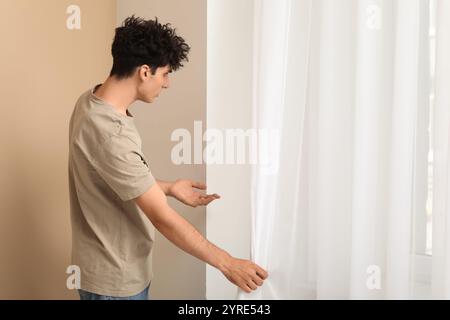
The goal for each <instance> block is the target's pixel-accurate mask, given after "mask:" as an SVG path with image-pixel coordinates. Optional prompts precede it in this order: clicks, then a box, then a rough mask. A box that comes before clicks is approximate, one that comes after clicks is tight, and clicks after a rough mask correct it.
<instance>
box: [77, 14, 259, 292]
mask: <svg viewBox="0 0 450 320" xmlns="http://www.w3.org/2000/svg"><path fill="white" fill-rule="evenodd" d="M189 50H190V48H189V46H188V45H187V44H186V43H185V41H184V39H183V38H181V37H179V36H177V35H176V33H175V30H174V29H172V28H171V27H170V24H166V25H161V24H160V23H159V22H158V20H157V19H156V20H155V21H153V20H143V19H141V18H136V17H134V16H132V17H129V18H127V19H126V20H125V22H124V24H123V25H122V26H121V27H119V28H117V29H116V34H115V38H114V42H113V45H112V55H113V60H114V63H113V67H112V70H111V73H110V76H109V77H108V78H107V79H106V81H105V82H104V83H103V84H102V85H97V86H96V87H95V88H93V89H91V90H89V91H87V92H86V93H84V94H83V95H81V97H80V98H79V99H78V101H77V103H76V106H75V109H74V111H73V114H72V117H71V120H70V128H69V131H70V132H69V135H70V136H69V143H70V147H69V188H70V204H71V222H72V234H73V236H72V238H73V246H72V263H73V264H74V265H77V266H79V267H80V270H81V279H80V280H81V288H80V290H79V294H80V298H81V299H83V300H84V299H86V300H88V299H94V300H98V299H100V300H105V299H136V300H137V299H147V295H148V290H149V286H150V282H151V280H152V278H153V273H152V265H151V263H152V261H151V256H152V255H151V253H152V245H153V236H152V224H153V226H154V227H156V228H157V229H158V230H159V231H160V232H161V233H162V234H163V235H164V236H165V237H166V238H167V239H169V240H170V241H171V242H173V243H174V244H175V245H177V246H178V247H179V248H181V249H182V250H184V251H186V252H187V253H189V254H191V255H193V256H195V257H197V258H199V259H201V260H202V261H205V262H206V263H208V264H210V265H211V266H214V267H216V268H217V269H219V270H220V271H221V272H222V273H223V274H224V276H225V277H226V278H227V279H228V280H229V281H231V282H232V283H234V284H235V285H237V286H238V287H240V288H241V289H242V290H244V291H246V292H251V291H252V290H255V289H257V287H258V286H261V285H262V284H263V280H264V279H266V278H267V272H266V271H265V270H263V269H262V268H261V267H259V266H257V265H256V264H254V263H253V262H251V261H248V260H241V259H236V258H234V257H232V256H230V255H229V254H228V253H227V252H225V251H224V250H222V249H220V248H218V247H216V246H215V245H213V244H212V243H210V242H209V241H208V240H206V239H205V238H204V237H203V236H202V235H201V234H200V233H199V232H198V231H197V230H196V229H195V228H194V227H193V226H192V225H191V224H190V223H188V222H187V221H186V220H185V219H183V218H182V217H181V216H180V215H179V214H178V213H177V212H175V210H173V209H172V208H171V207H170V206H169V205H168V202H167V196H171V197H174V198H176V199H178V200H179V201H181V202H183V203H184V204H186V205H189V206H193V207H196V206H200V205H207V204H209V203H210V202H211V201H213V200H215V199H218V198H219V196H218V195H217V194H203V193H200V192H198V191H196V190H194V188H195V189H201V190H205V189H206V186H205V185H203V184H202V183H197V182H193V181H190V180H177V181H176V182H164V181H158V180H155V178H154V177H153V175H152V173H151V171H150V169H149V167H148V163H149V162H148V160H147V158H146V157H145V155H144V154H143V152H142V148H141V138H140V136H139V133H138V132H137V130H136V127H135V124H134V119H133V116H132V115H131V114H130V112H129V111H128V108H129V106H130V105H131V104H132V103H133V102H135V101H137V100H139V101H144V102H147V103H151V102H153V101H154V99H156V97H158V96H159V94H160V93H161V91H162V90H163V89H167V88H168V87H169V73H171V72H172V71H176V70H177V69H179V68H180V67H182V66H183V64H182V63H183V61H185V60H186V61H187V60H188V58H187V55H188V53H189Z"/></svg>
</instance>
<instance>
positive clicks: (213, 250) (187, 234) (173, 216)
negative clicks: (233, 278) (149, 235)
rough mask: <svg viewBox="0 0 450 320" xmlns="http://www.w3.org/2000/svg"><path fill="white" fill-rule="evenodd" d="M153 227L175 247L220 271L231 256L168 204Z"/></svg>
mask: <svg viewBox="0 0 450 320" xmlns="http://www.w3.org/2000/svg"><path fill="white" fill-rule="evenodd" d="M155 227H156V228H157V229H158V231H159V232H161V234H163V235H164V236H165V237H166V238H167V239H168V240H169V241H171V242H172V243H173V244H175V245H176V246H177V247H179V248H180V249H182V250H183V251H185V252H187V253H189V254H191V255H193V256H194V257H196V258H198V259H200V260H202V261H204V262H206V263H208V264H209V265H211V266H213V267H215V268H217V269H219V270H221V271H222V270H224V268H226V265H227V264H228V261H229V259H230V258H231V256H230V255H229V254H228V253H227V252H226V251H224V250H222V249H220V248H218V247H217V246H215V245H214V244H212V243H211V242H209V241H208V240H207V239H206V238H205V237H203V236H202V234H201V233H200V232H198V230H197V229H195V227H194V226H193V225H192V224H190V223H189V222H188V221H187V220H185V219H184V218H183V217H182V216H180V215H179V214H178V213H177V212H175V210H173V209H172V208H170V207H169V206H168V207H167V209H166V212H165V214H164V219H162V220H161V221H157V222H156V225H155Z"/></svg>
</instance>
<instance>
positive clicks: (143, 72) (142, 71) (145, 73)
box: [140, 65, 151, 77]
mask: <svg viewBox="0 0 450 320" xmlns="http://www.w3.org/2000/svg"><path fill="white" fill-rule="evenodd" d="M140 74H141V75H143V76H144V77H148V76H149V75H151V70H150V67H149V66H147V65H143V66H141V68H140Z"/></svg>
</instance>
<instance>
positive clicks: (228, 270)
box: [220, 256, 268, 293]
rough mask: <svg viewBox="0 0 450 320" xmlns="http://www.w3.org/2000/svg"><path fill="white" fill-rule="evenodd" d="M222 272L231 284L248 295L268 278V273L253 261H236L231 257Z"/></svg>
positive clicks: (221, 269)
mask: <svg viewBox="0 0 450 320" xmlns="http://www.w3.org/2000/svg"><path fill="white" fill-rule="evenodd" d="M220 271H222V273H223V274H224V276H225V277H226V278H227V279H228V280H229V281H230V282H232V283H234V284H235V285H236V286H238V287H239V288H241V289H242V290H244V291H245V292H247V293H250V292H252V291H253V290H256V289H257V288H258V287H260V286H262V284H263V282H264V280H265V279H267V277H268V273H267V271H266V270H264V269H263V268H261V267H260V266H258V265H257V264H255V263H253V262H252V261H249V260H242V259H236V258H233V257H231V256H230V257H229V259H228V261H227V262H226V263H225V264H224V265H223V266H222V267H221V268H220Z"/></svg>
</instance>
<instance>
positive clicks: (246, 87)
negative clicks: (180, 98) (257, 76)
mask: <svg viewBox="0 0 450 320" xmlns="http://www.w3.org/2000/svg"><path fill="white" fill-rule="evenodd" d="M236 8H239V10H236ZM252 29H253V0H245V1H242V0H208V65H207V70H208V80H207V81H208V104H207V106H208V107H207V123H208V125H207V127H208V129H219V130H222V132H223V130H224V129H234V128H241V129H244V130H246V129H248V128H250V127H251V106H252V85H251V84H252V63H253V62H252V42H253V39H252V32H253V30H252ZM207 184H208V187H209V188H210V189H211V190H214V192H218V193H220V194H221V196H222V199H221V200H220V201H218V202H216V203H215V204H214V205H212V206H210V207H208V209H207V217H208V219H207V236H208V239H209V240H210V241H212V242H213V243H215V244H217V245H218V246H220V247H222V248H224V249H225V250H227V251H228V252H229V253H230V254H232V255H234V256H237V257H240V258H247V259H248V258H249V257H250V174H249V167H248V166H247V165H208V166H207ZM236 294H237V288H236V287H235V286H234V285H232V284H231V283H229V282H228V280H227V279H226V278H225V277H224V276H223V275H222V274H221V273H220V272H219V271H217V270H216V269H214V268H212V267H210V266H207V273H206V297H207V299H234V298H236Z"/></svg>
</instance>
